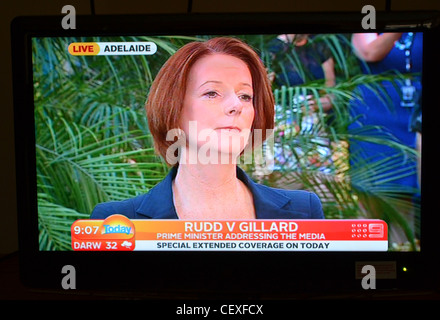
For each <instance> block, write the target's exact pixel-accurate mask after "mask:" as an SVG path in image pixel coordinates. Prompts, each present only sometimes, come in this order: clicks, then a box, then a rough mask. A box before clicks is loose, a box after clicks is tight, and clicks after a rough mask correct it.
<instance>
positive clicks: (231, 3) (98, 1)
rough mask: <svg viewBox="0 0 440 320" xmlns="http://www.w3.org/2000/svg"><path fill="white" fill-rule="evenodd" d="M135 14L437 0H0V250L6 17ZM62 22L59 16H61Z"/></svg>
mask: <svg viewBox="0 0 440 320" xmlns="http://www.w3.org/2000/svg"><path fill="white" fill-rule="evenodd" d="M91 3H94V10H95V14H97V15H98V14H132V13H133V14H139V13H148V14H154V13H186V12H187V10H188V8H191V11H192V12H314V11H315V12H316V11H319V12H332V11H354V12H360V11H361V9H362V7H363V6H364V5H367V4H369V5H373V6H374V7H375V8H376V10H377V11H381V10H385V9H386V8H387V9H390V10H391V11H415V10H433V11H434V10H435V11H440V1H439V0H416V1H415V0H394V1H391V0H389V1H387V0H369V1H365V0H350V1H348V0H330V1H329V0H270V1H268V0H216V1H211V0H192V1H191V0H158V1H155V0H123V1H121V0H94V1H92V0H39V1H34V0H3V1H1V2H0V17H1V18H0V39H1V40H0V41H1V42H0V43H1V47H0V92H1V95H0V97H1V104H0V107H1V116H0V143H1V144H0V203H1V204H2V207H1V210H0V256H2V255H6V254H9V253H12V252H15V251H17V250H18V236H17V212H16V192H15V172H16V170H20V168H16V167H15V157H14V127H13V108H12V68H11V52H10V23H11V21H12V19H13V18H14V17H16V16H25V15H60V14H61V8H62V7H63V6H64V5H67V4H70V5H73V6H74V7H75V9H76V14H78V15H79V14H91V13H92V10H91ZM60 23H61V19H60Z"/></svg>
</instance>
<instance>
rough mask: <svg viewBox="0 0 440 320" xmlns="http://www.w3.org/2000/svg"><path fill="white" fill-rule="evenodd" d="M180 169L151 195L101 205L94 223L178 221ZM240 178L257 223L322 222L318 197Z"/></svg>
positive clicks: (241, 174) (239, 174)
mask: <svg viewBox="0 0 440 320" xmlns="http://www.w3.org/2000/svg"><path fill="white" fill-rule="evenodd" d="M176 174H177V167H173V168H172V169H171V170H170V172H169V173H168V175H167V176H166V177H165V178H164V179H163V180H162V181H161V182H159V183H158V184H157V185H156V186H155V187H153V188H152V189H151V190H150V191H149V192H148V193H146V194H142V195H139V196H137V197H135V198H131V199H127V200H123V201H111V202H105V203H100V204H98V205H97V206H96V207H95V208H94V209H93V212H92V215H91V217H90V218H91V219H105V218H106V217H108V216H110V215H112V214H122V215H124V216H126V217H128V218H129V219H178V216H177V212H176V208H175V207H174V202H173V191H172V181H173V180H174V178H175V177H176ZM237 178H238V179H240V180H241V181H243V183H244V184H245V185H246V186H247V187H248V188H249V190H250V191H251V192H252V195H253V198H254V207H255V213H256V217H257V219H323V218H324V213H323V211H322V206H321V201H320V200H319V198H318V197H317V196H316V194H314V193H311V192H308V191H302V190H284V189H276V188H271V187H267V186H264V185H261V184H258V183H255V182H254V181H252V179H251V178H250V177H249V176H248V175H247V174H246V173H245V172H244V171H243V170H242V169H240V168H239V167H237Z"/></svg>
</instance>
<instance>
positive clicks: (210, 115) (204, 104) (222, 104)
mask: <svg viewBox="0 0 440 320" xmlns="http://www.w3.org/2000/svg"><path fill="white" fill-rule="evenodd" d="M253 120H254V105H253V90H252V77H251V73H250V71H249V68H248V67H247V65H246V63H245V62H243V61H242V60H240V59H238V58H236V57H233V56H230V55H225V54H212V55H208V56H205V57H202V58H200V59H199V60H198V61H197V62H196V63H195V64H194V65H193V67H192V68H191V70H190V72H189V77H188V82H187V86H186V93H185V98H184V101H183V112H182V118H181V120H180V121H181V122H180V124H181V129H182V130H183V131H184V132H185V134H186V138H187V141H188V142H189V146H190V148H191V143H192V144H193V146H197V151H198V154H199V156H200V155H202V156H203V155H210V156H212V155H213V154H212V153H213V152H214V153H217V154H219V153H221V154H229V155H233V156H234V157H237V156H238V155H239V154H240V153H241V151H242V150H243V149H244V148H245V146H246V144H247V142H248V139H249V135H250V130H251V126H252V123H253ZM202 148H203V149H202Z"/></svg>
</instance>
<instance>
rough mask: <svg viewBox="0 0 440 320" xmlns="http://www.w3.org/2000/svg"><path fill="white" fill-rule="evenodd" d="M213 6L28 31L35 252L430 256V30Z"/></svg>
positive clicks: (26, 93)
mask: <svg viewBox="0 0 440 320" xmlns="http://www.w3.org/2000/svg"><path fill="white" fill-rule="evenodd" d="M201 17H202V18H194V19H195V20H194V19H193V20H191V19H190V18H185V19H186V20H185V19H184V20H182V21H186V22H187V23H188V24H187V25H186V27H182V28H180V27H179V25H178V23H177V22H176V23H173V21H171V20H166V21H168V22H169V25H168V26H166V27H165V22H162V24H161V23H159V22H158V21H156V22H157V23H156V24H155V26H154V27H152V28H149V27H148V26H146V25H143V26H142V27H141V28H139V29H136V30H135V29H134V28H133V25H130V27H129V28H124V27H123V26H124V24H122V27H121V29H118V28H117V27H115V25H114V24H115V23H117V21H118V19H116V18H114V19H113V20H105V21H104V23H103V24H104V25H107V26H108V25H110V26H111V28H107V29H106V28H100V25H99V22H97V23H96V25H95V24H93V23H92V24H90V25H89V24H88V25H87V30H81V28H80V26H81V24H80V22H81V20H78V22H77V23H78V30H56V32H55V31H54V32H51V31H48V30H43V31H42V32H38V31H37V32H34V31H33V32H28V33H26V39H25V43H26V44H25V46H26V49H27V51H25V50H24V51H25V53H23V58H24V59H23V61H22V62H23V63H24V62H26V63H25V66H24V67H23V66H21V68H26V74H25V77H26V79H25V80H26V81H25V84H26V87H23V91H22V92H21V93H20V94H22V95H23V96H22V97H19V98H17V99H18V100H20V99H22V100H20V101H24V100H26V103H24V104H22V105H20V108H16V116H17V117H18V118H19V119H20V118H21V117H22V116H23V117H24V118H25V119H26V121H19V122H20V123H21V124H20V125H22V126H23V129H22V130H24V131H25V133H26V134H25V135H24V132H22V133H21V134H22V135H23V136H21V137H22V138H23V139H24V142H25V143H24V144H22V146H24V147H25V148H27V149H26V151H25V153H26V159H19V161H25V162H26V173H27V176H26V177H22V178H25V179H27V180H26V188H27V189H26V190H27V191H28V194H26V197H28V199H30V201H29V203H28V204H26V205H25V206H26V210H27V212H25V213H21V215H22V216H26V217H29V219H30V220H29V221H28V222H26V223H27V226H32V228H34V229H33V230H32V234H33V235H34V236H33V239H32V241H34V243H33V244H32V247H33V248H34V249H37V250H36V251H38V252H39V253H43V254H44V253H49V252H50V253H56V252H63V253H67V252H69V256H70V254H72V255H81V254H87V257H90V254H92V255H93V254H95V253H96V255H97V256H98V255H99V254H102V253H105V257H106V259H112V258H111V256H112V254H114V257H116V256H117V254H116V252H118V253H120V251H138V252H141V253H139V254H143V255H144V256H148V254H162V255H161V257H162V256H163V255H165V254H168V255H169V254H171V255H172V254H178V256H179V257H185V255H187V256H186V257H192V258H193V257H195V256H197V257H208V256H209V254H214V255H215V256H219V257H221V256H222V255H223V256H224V257H230V256H229V255H228V252H235V253H236V254H240V255H242V257H243V255H244V256H246V254H249V255H251V254H252V257H256V259H264V258H265V257H267V255H268V254H275V253H276V254H277V255H279V256H282V257H283V259H294V258H295V257H296V256H297V255H299V254H300V253H302V252H307V253H311V255H312V256H315V255H316V256H319V255H322V257H328V254H329V253H332V252H333V253H338V254H342V255H343V254H344V252H346V256H347V257H348V256H350V252H351V253H363V252H365V253H369V254H373V255H370V257H371V256H374V253H383V254H385V255H381V256H380V257H382V258H383V257H385V259H387V257H388V256H386V255H387V254H394V253H402V252H405V253H416V254H417V253H420V252H421V251H423V250H424V245H425V244H424V243H422V242H421V239H422V238H423V236H424V232H425V230H424V229H423V228H422V227H421V221H422V219H424V218H425V216H426V215H427V213H426V211H425V210H423V211H422V210H421V207H422V206H421V204H422V201H423V197H424V194H422V192H421V189H422V188H421V186H422V183H421V181H422V180H421V172H422V166H421V163H422V162H421V154H422V143H421V141H422V140H421V137H422V109H426V98H425V96H424V95H425V90H426V89H425V81H426V77H427V74H428V73H429V71H427V70H428V69H429V68H431V67H432V65H430V62H429V61H430V60H427V58H426V57H427V54H426V50H427V49H426V48H427V46H428V45H429V44H427V42H426V41H427V40H426V39H427V37H426V32H428V30H429V28H424V27H423V26H420V25H416V27H414V26H412V27H410V28H408V27H402V28H399V27H396V28H394V29H393V28H390V29H387V28H382V29H380V30H369V31H366V30H362V29H360V28H359V27H351V25H350V26H349V27H345V28H342V27H339V28H338V27H335V26H334V25H332V24H331V23H328V24H325V23H316V24H315V25H314V24H309V25H305V26H301V25H298V23H294V22H289V21H291V20H288V19H286V20H283V21H284V22H283V24H282V25H279V23H278V24H277V23H275V22H274V23H273V25H271V24H270V23H267V21H266V23H267V24H268V25H259V24H258V21H256V20H257V19H256V18H255V17H254V18H253V19H251V20H250V22H249V24H248V25H246V26H242V25H241V24H240V23H238V22H237V21H238V20H239V18H238V16H237V20H234V19H233V18H229V19H230V20H228V19H225V18H224V17H223V18H222V19H225V20H224V21H229V22H230V23H231V24H230V25H229V26H225V27H224V28H222V27H221V26H219V25H216V27H212V26H211V27H210V28H209V27H208V28H202V27H201V26H202V24H200V23H201V22H206V17H204V16H203V15H202V16H201ZM211 18H212V17H211ZM275 18H276V17H275ZM275 18H273V19H272V20H271V21H275V20H276V19H275ZM181 19H183V18H181ZM197 19H201V21H198V20H197ZM214 20H215V19H214ZM98 21H99V20H98ZM109 21H113V22H109ZM124 21H125V22H127V20H124ZM136 21H141V20H136ZM191 21H196V22H191ZM222 21H223V20H222ZM286 21H287V22H286ZM252 22H253V24H252ZM112 23H113V24H112ZM234 23H235V24H234ZM241 23H243V22H241ZM212 24H214V22H212ZM359 25H360V23H359ZM160 26H163V28H162V29H161V28H160ZM241 26H242V27H241ZM240 27H241V28H240ZM59 29H61V26H60V27H59ZM370 31H377V32H370ZM20 85H24V84H20ZM25 125H26V127H25V128H24V126H25ZM17 139H19V136H17ZM18 141H19V140H18ZM423 150H424V149H423ZM22 152H23V150H22V149H18V153H19V154H20V155H22V154H21V153H22ZM423 169H424V168H423ZM18 181H20V180H18ZM20 186H21V185H20ZM26 223H25V224H26ZM26 241H28V240H26ZM35 242H37V243H35ZM70 252H71V253H70ZM85 252H88V253H85ZM98 252H99V253H98ZM108 252H114V253H108ZM123 254H124V257H126V256H127V255H133V254H134V253H123ZM51 257H54V256H53V255H51Z"/></svg>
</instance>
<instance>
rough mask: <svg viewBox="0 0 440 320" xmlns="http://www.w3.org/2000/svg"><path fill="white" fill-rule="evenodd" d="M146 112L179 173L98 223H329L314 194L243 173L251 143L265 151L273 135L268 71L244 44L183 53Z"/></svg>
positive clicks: (114, 205) (207, 45)
mask: <svg viewBox="0 0 440 320" xmlns="http://www.w3.org/2000/svg"><path fill="white" fill-rule="evenodd" d="M146 112H147V118H148V124H149V128H150V131H151V133H152V135H153V138H154V143H155V149H156V151H157V152H158V154H160V155H161V156H162V157H163V158H164V159H165V161H166V162H167V163H168V164H169V165H170V166H171V167H172V168H171V170H170V172H169V174H168V175H167V177H166V178H165V179H164V180H163V181H161V182H160V183H159V184H158V185H156V186H155V187H154V188H152V189H151V190H150V191H149V192H148V193H147V194H144V195H140V196H137V197H135V198H133V199H128V200H124V201H113V202H107V203H102V204H99V205H97V206H96V207H95V209H94V211H93V213H92V216H91V217H92V218H93V219H103V218H106V217H107V216H109V215H112V214H123V215H125V216H127V217H128V218H131V219H191V220H203V219H209V220H221V219H229V220H232V219H246V220H247V219H315V218H318V219H319V218H324V215H323V212H322V207H321V202H320V200H319V199H318V197H317V196H316V195H315V194H313V193H310V192H307V191H301V190H282V189H275V188H270V187H267V186H263V185H260V184H258V183H255V182H254V181H252V180H251V178H250V177H248V176H247V175H246V173H245V172H244V171H243V170H242V169H240V168H239V167H238V166H237V161H236V160H237V158H238V157H239V156H240V155H241V154H242V153H243V152H244V150H245V148H246V147H247V146H248V147H249V144H248V142H249V141H255V139H254V138H255V137H257V136H258V137H261V141H260V143H262V142H263V141H264V140H265V139H266V138H267V136H266V132H268V131H270V130H271V129H273V127H274V99H273V95H272V91H271V87H270V82H269V80H268V76H267V72H266V68H265V67H264V65H263V63H262V62H261V59H260V58H259V56H258V55H257V53H256V52H255V51H254V50H253V49H252V48H250V47H249V46H248V45H247V44H245V43H244V42H242V41H241V40H239V39H235V38H230V37H219V38H213V39H210V40H208V41H201V42H192V43H189V44H187V45H185V46H183V47H182V48H181V49H180V50H178V51H177V52H176V53H175V54H174V55H173V56H172V57H171V58H170V59H169V60H168V61H167V62H166V63H165V64H164V66H163V67H162V69H161V70H160V71H159V73H158V75H157V76H156V78H155V80H154V82H153V84H152V86H151V89H150V93H149V96H148V100H147V103H146ZM257 133H258V134H257ZM176 138H177V141H176ZM254 146H255V144H253V145H252V146H251V148H252V147H254Z"/></svg>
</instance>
